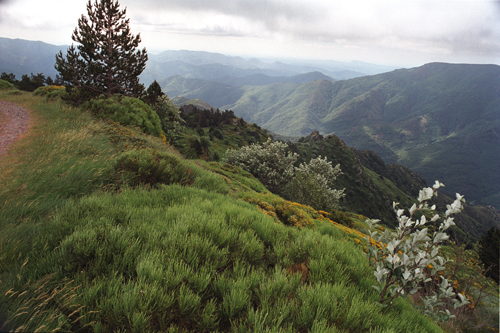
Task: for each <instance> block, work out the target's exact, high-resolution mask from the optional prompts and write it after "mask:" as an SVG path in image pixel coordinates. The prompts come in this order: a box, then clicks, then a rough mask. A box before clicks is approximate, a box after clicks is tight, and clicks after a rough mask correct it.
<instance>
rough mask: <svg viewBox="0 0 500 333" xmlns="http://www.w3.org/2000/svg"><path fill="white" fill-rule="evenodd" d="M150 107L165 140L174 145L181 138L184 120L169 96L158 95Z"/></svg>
mask: <svg viewBox="0 0 500 333" xmlns="http://www.w3.org/2000/svg"><path fill="white" fill-rule="evenodd" d="M155 82H156V81H155ZM148 90H149V88H148ZM148 94H149V92H148ZM154 94H156V93H154ZM154 96H155V95H153V96H152V97H150V98H154ZM152 108H153V110H154V111H155V112H156V113H157V114H158V117H159V118H160V122H161V128H162V130H163V133H164V134H165V137H166V141H167V142H168V143H169V144H171V145H173V146H176V145H177V142H178V140H179V139H180V138H181V133H180V131H181V126H182V124H183V123H184V120H183V119H182V118H181V116H180V113H179V110H178V109H177V108H176V107H175V105H174V104H173V103H172V101H171V100H170V98H169V97H168V96H167V95H165V94H163V95H158V96H157V97H156V102H155V103H154V104H153V105H152Z"/></svg>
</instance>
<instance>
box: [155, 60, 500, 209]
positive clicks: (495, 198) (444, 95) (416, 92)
mask: <svg viewBox="0 0 500 333" xmlns="http://www.w3.org/2000/svg"><path fill="white" fill-rule="evenodd" d="M177 80H178V81H177V82H176V83H174V82H173V81H172V80H171V81H169V84H168V85H166V86H165V89H166V90H167V93H168V92H170V91H173V89H174V88H175V87H176V85H179V84H181V86H182V87H184V88H185V89H184V90H183V91H182V94H183V96H186V97H189V98H201V99H203V100H205V101H207V102H209V103H210V104H211V105H213V106H214V107H219V108H221V109H231V110H233V111H234V112H235V114H236V115H237V116H239V117H243V118H244V119H245V120H247V121H249V122H255V123H257V124H258V125H259V126H262V127H264V128H267V129H268V130H270V131H272V132H275V133H278V134H281V135H286V136H305V135H309V134H310V133H311V132H312V131H313V130H319V131H320V132H321V133H322V134H335V135H337V136H339V137H340V138H341V139H342V140H344V141H345V142H346V144H347V145H349V146H353V147H355V148H357V149H361V150H364V149H370V150H373V151H375V152H376V153H377V154H378V155H380V156H381V157H382V158H383V159H384V160H385V161H386V162H388V163H391V162H395V163H400V164H404V165H406V166H408V167H410V168H411V169H412V170H414V171H416V172H418V173H419V174H421V175H422V176H424V177H425V178H426V179H427V180H428V181H430V182H432V181H433V180H436V179H439V180H440V181H442V182H443V183H445V184H446V185H447V187H446V188H445V189H444V191H449V192H450V193H449V194H451V195H454V193H455V192H459V193H461V194H465V195H466V197H467V198H468V200H469V201H470V202H472V203H475V204H483V205H492V206H495V207H497V208H498V207H500V173H499V172H498V170H500V134H499V133H500V97H499V96H500V66H497V65H474V64H446V63H430V64H426V65H424V66H421V67H417V68H411V69H399V70H394V71H392V72H388V73H383V74H378V75H372V76H364V77H360V78H354V79H349V80H343V81H335V82H332V81H330V80H318V81H313V82H308V83H303V84H299V83H290V82H286V83H273V84H269V85H265V86H244V87H232V88H231V87H230V86H228V85H225V86H217V84H220V83H216V84H212V85H210V84H208V83H206V87H204V86H203V85H202V84H201V83H199V84H195V82H194V81H190V82H189V84H187V81H186V80H187V79H182V78H178V79H177ZM183 81H184V82H183ZM189 85H192V86H193V87H196V89H192V90H190V89H188V86H189ZM216 87H217V88H216ZM209 91H210V93H208V92H209ZM219 91H220V93H218V92H219ZM201 96H203V98H202V97H201ZM205 98H206V99H205Z"/></svg>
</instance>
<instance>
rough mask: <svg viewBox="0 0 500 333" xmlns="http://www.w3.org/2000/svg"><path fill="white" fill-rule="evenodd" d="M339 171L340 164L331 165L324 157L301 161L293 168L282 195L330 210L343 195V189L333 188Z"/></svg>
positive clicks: (335, 206) (336, 205)
mask: <svg viewBox="0 0 500 333" xmlns="http://www.w3.org/2000/svg"><path fill="white" fill-rule="evenodd" d="M340 173H341V172H340V164H337V165H336V166H335V167H333V166H332V162H328V161H327V158H326V157H325V158H324V159H321V156H320V157H318V158H316V159H311V160H310V161H309V164H305V163H301V164H300V166H299V167H298V168H295V175H294V177H293V178H292V180H291V181H290V182H289V183H288V184H287V185H286V186H285V188H284V189H283V191H282V193H283V196H284V197H285V198H287V199H288V200H291V201H296V202H300V203H302V204H305V205H309V206H312V207H314V208H316V209H322V210H326V211H332V210H333V209H335V208H337V207H338V201H339V199H340V198H341V197H343V196H344V194H343V192H344V190H335V189H334V188H333V186H334V183H335V180H336V179H337V177H338V175H339V174H340Z"/></svg>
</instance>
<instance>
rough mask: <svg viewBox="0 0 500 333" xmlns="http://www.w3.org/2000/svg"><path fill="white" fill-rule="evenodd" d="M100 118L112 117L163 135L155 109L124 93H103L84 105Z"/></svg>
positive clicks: (157, 134) (148, 132)
mask: <svg viewBox="0 0 500 333" xmlns="http://www.w3.org/2000/svg"><path fill="white" fill-rule="evenodd" d="M83 107H84V108H87V109H89V110H90V111H91V112H92V113H94V114H95V115H97V116H98V117H99V118H104V119H111V120H113V121H116V122H119V123H120V124H122V125H124V126H129V125H131V126H137V127H139V128H140V129H142V131H143V132H144V133H146V134H151V135H154V136H161V134H162V130H161V122H160V118H159V117H158V115H157V114H156V112H155V111H153V110H152V109H151V107H150V106H148V105H147V104H146V103H144V102H143V101H141V100H140V99H137V98H133V97H127V96H122V95H114V96H112V97H110V98H106V97H105V96H104V95H101V96H100V97H99V98H97V99H93V100H90V101H89V102H86V103H85V104H84V105H83Z"/></svg>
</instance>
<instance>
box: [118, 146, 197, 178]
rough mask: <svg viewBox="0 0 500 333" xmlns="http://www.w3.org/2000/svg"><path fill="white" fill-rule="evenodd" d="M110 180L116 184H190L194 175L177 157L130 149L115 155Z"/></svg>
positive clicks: (148, 150) (147, 150) (152, 151)
mask: <svg viewBox="0 0 500 333" xmlns="http://www.w3.org/2000/svg"><path fill="white" fill-rule="evenodd" d="M111 180H112V181H113V182H114V183H115V184H116V185H118V186H121V185H125V184H126V185H128V186H132V187H135V186H138V185H150V186H152V187H157V186H158V185H159V184H167V185H168V184H182V185H191V184H192V183H193V182H194V176H193V175H192V172H191V169H189V168H187V167H186V166H185V165H184V164H183V163H182V162H181V161H180V160H179V159H178V158H177V157H175V156H173V155H169V154H166V153H163V152H159V151H154V150H152V149H141V150H131V151H128V152H125V153H123V154H121V155H120V156H118V157H117V159H116V161H115V162H114V164H113V168H112V176H111Z"/></svg>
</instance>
